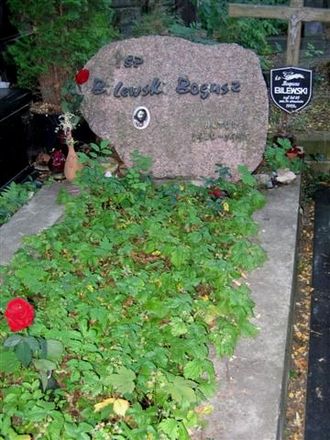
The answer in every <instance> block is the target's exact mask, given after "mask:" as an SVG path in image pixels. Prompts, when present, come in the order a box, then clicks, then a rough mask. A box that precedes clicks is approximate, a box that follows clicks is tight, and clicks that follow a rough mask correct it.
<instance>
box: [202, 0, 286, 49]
mask: <svg viewBox="0 0 330 440" xmlns="http://www.w3.org/2000/svg"><path fill="white" fill-rule="evenodd" d="M228 3H229V1H228V0H221V1H219V0H205V1H204V0H203V1H202V2H198V1H197V0H196V1H195V4H196V6H197V13H198V17H199V20H200V22H201V26H202V28H203V29H205V30H206V32H207V36H208V37H209V38H213V39H216V40H217V41H220V42H227V43H238V44H241V45H242V46H244V47H247V48H251V49H254V50H255V51H256V52H257V53H259V54H260V55H261V54H265V53H269V51H270V48H269V46H268V43H267V41H266V39H267V37H268V36H270V35H276V34H278V33H279V31H280V29H281V27H282V25H281V23H280V22H279V21H278V20H265V19H262V20H260V19H254V18H231V17H229V15H228ZM239 3H251V1H248V2H247V1H240V2H239ZM252 3H260V2H258V1H255V2H254V1H253V2H252ZM267 3H268V4H281V3H285V0H283V1H276V0H274V1H272V0H270V1H268V2H267Z"/></svg>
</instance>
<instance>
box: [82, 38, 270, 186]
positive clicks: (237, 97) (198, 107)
mask: <svg viewBox="0 0 330 440" xmlns="http://www.w3.org/2000/svg"><path fill="white" fill-rule="evenodd" d="M85 69H87V70H88V71H89V78H88V81H87V82H86V83H84V84H83V85H81V93H83V95H84V99H83V103H82V112H83V115H84V117H85V119H86V120H87V122H88V123H89V125H90V127H91V129H92V130H93V131H94V132H95V133H96V134H97V135H98V136H100V137H101V138H103V139H107V140H109V141H110V142H111V144H112V145H114V147H115V148H116V151H117V153H118V154H119V156H120V157H121V158H122V160H123V161H124V162H125V163H126V164H127V165H130V163H131V162H130V158H131V154H132V152H133V151H134V150H138V151H139V152H140V153H141V154H143V155H145V156H150V157H151V158H152V161H153V165H152V170H151V171H152V174H153V176H154V177H155V178H184V179H192V180H194V179H199V178H201V177H212V176H214V175H215V170H216V165H217V164H223V165H226V166H229V167H230V169H231V171H232V173H233V176H234V177H236V176H237V165H239V164H245V165H246V166H247V167H248V168H249V169H250V170H251V171H252V170H254V169H255V168H256V167H257V166H258V164H259V163H260V161H261V159H262V155H263V151H264V148H265V143H266V135H267V129H268V96H267V88H266V84H265V81H264V79H263V76H262V72H261V68H260V64H259V59H258V57H257V56H256V55H255V54H254V53H253V52H252V51H250V50H246V49H244V48H242V47H240V46H238V45H237V44H216V45H202V44H196V43H192V42H189V41H186V40H184V39H181V38H175V37H162V36H149V37H142V38H137V39H135V38H132V39H128V40H125V41H119V42H115V43H111V44H109V45H107V46H105V47H103V48H102V49H101V50H100V51H99V52H98V53H97V54H96V55H95V56H94V57H93V58H92V59H91V60H90V61H89V62H88V63H87V64H86V66H85Z"/></svg>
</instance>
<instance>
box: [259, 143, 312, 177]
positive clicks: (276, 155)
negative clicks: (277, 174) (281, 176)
mask: <svg viewBox="0 0 330 440" xmlns="http://www.w3.org/2000/svg"><path fill="white" fill-rule="evenodd" d="M291 148H292V144H291V142H290V140H289V139H286V138H283V139H282V138H277V140H276V142H272V143H268V144H267V146H266V150H265V153H264V158H265V161H266V164H267V165H268V166H269V167H270V168H271V169H272V170H273V171H276V170H278V169H279V168H288V169H290V170H291V171H293V172H295V173H299V172H300V171H301V170H302V167H303V161H302V160H301V159H300V158H298V157H297V158H293V159H289V158H288V157H287V155H286V154H287V152H288V150H290V149H291Z"/></svg>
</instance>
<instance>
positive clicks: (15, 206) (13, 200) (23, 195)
mask: <svg viewBox="0 0 330 440" xmlns="http://www.w3.org/2000/svg"><path fill="white" fill-rule="evenodd" d="M35 191H36V186H35V184H34V183H33V182H25V183H22V184H17V183H15V182H12V183H11V184H10V185H9V186H8V187H7V188H5V189H4V190H3V191H2V192H1V193H0V226H1V225H3V224H4V223H6V222H7V221H8V220H9V219H10V217H11V216H12V215H13V214H15V212H16V211H18V210H19V208H21V207H22V206H23V205H24V204H25V203H26V202H27V201H28V200H29V199H30V198H31V197H32V196H33V194H34V192H35Z"/></svg>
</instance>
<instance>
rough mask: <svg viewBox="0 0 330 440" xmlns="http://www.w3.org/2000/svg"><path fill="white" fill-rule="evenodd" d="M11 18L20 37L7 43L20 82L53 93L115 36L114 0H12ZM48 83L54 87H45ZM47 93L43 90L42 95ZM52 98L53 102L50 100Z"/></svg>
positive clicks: (24, 85)
mask: <svg viewBox="0 0 330 440" xmlns="http://www.w3.org/2000/svg"><path fill="white" fill-rule="evenodd" d="M7 3H8V6H9V9H10V13H11V21H12V23H13V24H14V25H15V26H16V27H17V29H18V30H19V32H20V34H21V37H20V38H19V39H17V40H15V42H14V43H13V44H11V45H10V46H8V51H9V54H10V55H11V57H12V58H13V60H14V62H15V64H16V66H17V69H18V82H19V85H20V86H22V87H28V88H32V89H34V90H35V89H36V88H37V87H38V83H39V87H40V86H41V87H43V86H44V87H45V88H44V89H42V90H41V91H42V92H44V93H45V95H46V94H48V95H49V96H48V95H47V98H48V99H49V97H50V95H51V92H52V93H55V92H57V94H56V97H57V98H58V102H55V103H54V104H58V105H59V104H60V91H61V87H62V86H63V85H64V83H65V81H66V80H67V79H68V78H70V77H73V76H74V73H75V71H76V70H78V69H79V68H80V67H81V66H82V65H83V64H84V63H85V62H86V61H87V60H88V59H89V58H90V57H91V56H92V55H93V54H94V53H95V52H96V50H97V49H99V48H100V47H102V46H103V45H104V44H105V43H107V42H109V41H110V40H111V39H112V38H113V37H114V36H115V32H114V30H113V27H112V24H111V20H112V10H111V7H110V6H111V1H110V0H97V1H95V0H94V1H91V0H75V1H72V0H61V1H59V0H50V1H48V0H47V1H46V0H34V1H33V2H30V1H27V0H8V2H7ZM47 87H48V88H50V89H53V90H47ZM45 97H46V96H43V98H44V100H46V99H45ZM51 103H52V104H53V102H51Z"/></svg>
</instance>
